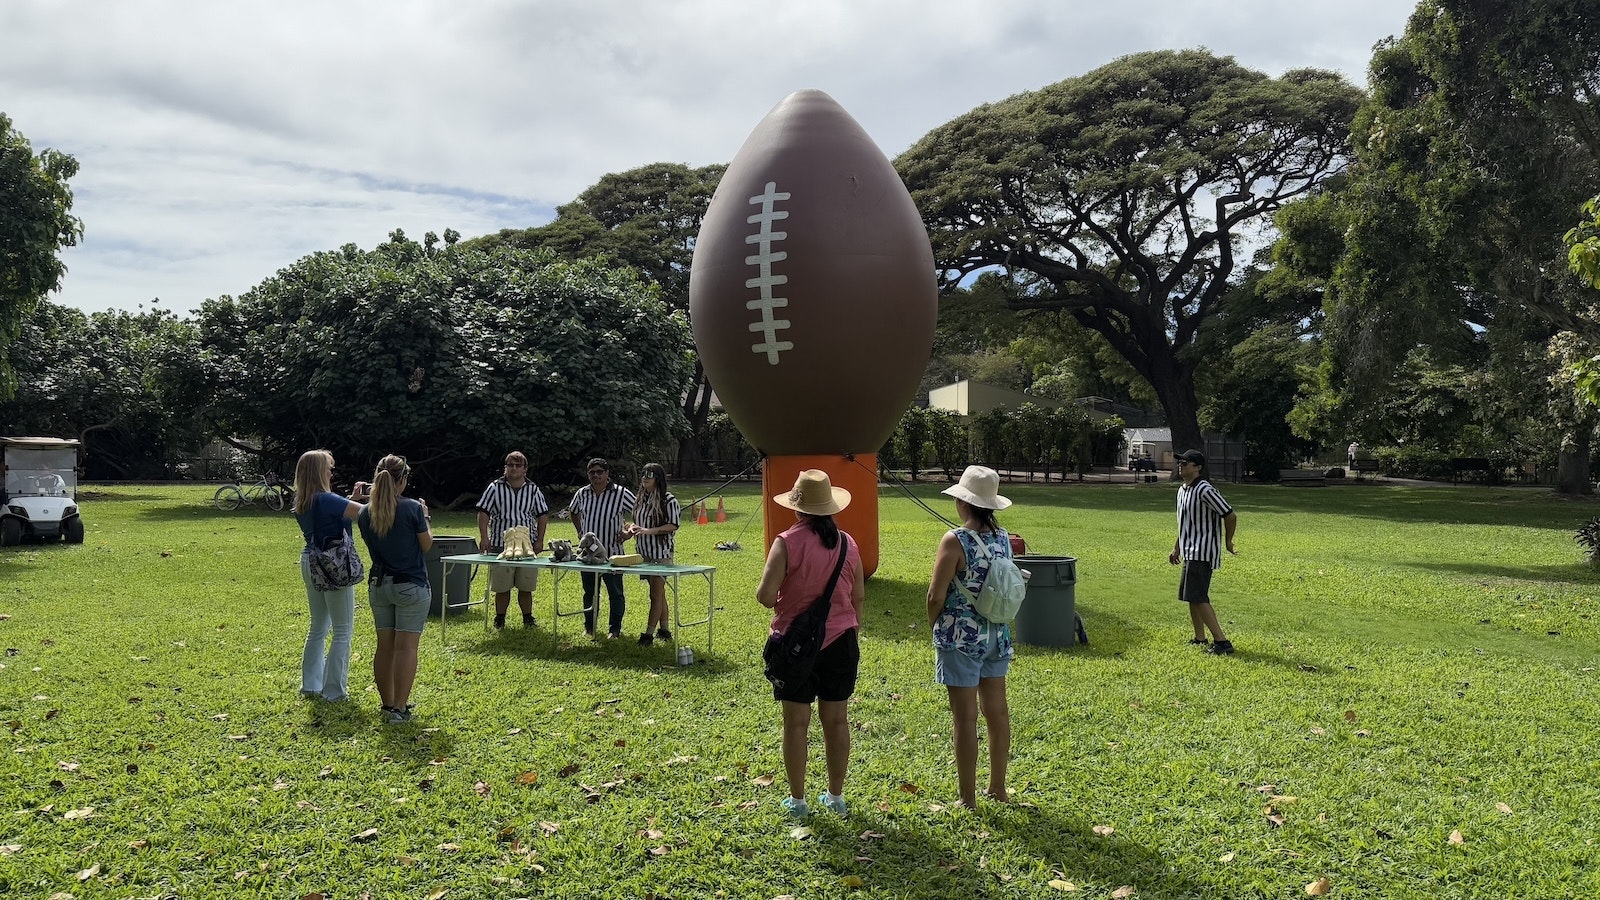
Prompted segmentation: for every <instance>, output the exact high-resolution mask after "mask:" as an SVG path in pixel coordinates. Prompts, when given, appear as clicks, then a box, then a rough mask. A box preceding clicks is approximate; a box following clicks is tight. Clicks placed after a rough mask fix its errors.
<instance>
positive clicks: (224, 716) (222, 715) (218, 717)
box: [211, 713, 228, 722]
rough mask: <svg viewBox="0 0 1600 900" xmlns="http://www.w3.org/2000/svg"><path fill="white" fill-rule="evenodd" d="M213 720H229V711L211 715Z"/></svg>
mask: <svg viewBox="0 0 1600 900" xmlns="http://www.w3.org/2000/svg"><path fill="white" fill-rule="evenodd" d="M211 721H213V722H226V721H228V714H227V713H217V714H216V715H214V716H212V717H211Z"/></svg>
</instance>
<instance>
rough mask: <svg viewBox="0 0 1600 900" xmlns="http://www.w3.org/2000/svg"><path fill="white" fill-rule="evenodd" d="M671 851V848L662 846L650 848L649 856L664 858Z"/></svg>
mask: <svg viewBox="0 0 1600 900" xmlns="http://www.w3.org/2000/svg"><path fill="white" fill-rule="evenodd" d="M671 850H672V848H671V847H665V846H662V847H651V848H650V855H651V856H666V855H667V854H668V853H669V852H671Z"/></svg>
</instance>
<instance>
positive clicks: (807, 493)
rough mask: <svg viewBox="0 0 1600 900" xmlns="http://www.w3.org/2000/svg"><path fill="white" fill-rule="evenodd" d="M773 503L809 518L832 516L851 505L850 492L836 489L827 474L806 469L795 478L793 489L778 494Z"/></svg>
mask: <svg viewBox="0 0 1600 900" xmlns="http://www.w3.org/2000/svg"><path fill="white" fill-rule="evenodd" d="M772 501H773V502H774V503H776V504H778V505H779V506H782V507H784V508H785V509H792V510H794V511H795V512H799V513H805V514H806V515H808V516H831V515H833V514H834V513H836V512H839V511H840V510H842V509H844V508H845V507H846V506H849V505H850V492H849V491H847V490H845V489H844V488H839V487H834V486H833V482H832V481H829V480H828V473H827V472H824V471H822V470H821V469H806V470H805V471H804V472H801V473H800V474H799V476H798V477H796V478H795V480H794V488H793V489H791V490H790V491H789V492H787V493H783V494H778V495H777V496H775V497H773V498H772Z"/></svg>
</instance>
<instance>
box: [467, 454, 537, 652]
mask: <svg viewBox="0 0 1600 900" xmlns="http://www.w3.org/2000/svg"><path fill="white" fill-rule="evenodd" d="M549 522H550V504H549V503H547V502H545V499H544V492H543V491H541V490H539V486H538V485H537V484H534V483H533V482H532V481H529V480H528V458H527V457H526V456H524V455H522V451H521V450H513V451H511V452H510V453H507V454H506V468H505V474H504V475H502V476H501V477H499V478H496V479H495V480H494V481H492V482H490V483H489V486H488V487H487V488H484V490H483V496H482V497H479V498H478V548H479V549H480V550H482V551H483V552H484V553H499V552H500V551H501V550H503V549H505V546H504V544H505V533H506V529H507V528H516V527H518V526H521V525H526V526H528V531H529V532H531V533H532V537H533V549H534V551H535V552H538V551H541V550H543V549H544V529H545V526H546V525H548V524H549ZM538 584H539V570H538V569H535V568H532V567H530V566H496V565H491V566H489V591H490V592H491V593H493V594H494V627H496V628H504V627H506V610H507V609H509V608H510V607H511V589H512V588H513V587H515V588H516V589H517V605H518V606H520V607H521V608H522V627H524V628H532V627H533V589H534V588H535V587H536V586H538Z"/></svg>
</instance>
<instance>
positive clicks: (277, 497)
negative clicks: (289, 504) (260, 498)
mask: <svg viewBox="0 0 1600 900" xmlns="http://www.w3.org/2000/svg"><path fill="white" fill-rule="evenodd" d="M266 499H267V509H270V510H272V511H273V512H282V511H283V491H280V490H278V489H277V488H269V489H268V490H267V498H266Z"/></svg>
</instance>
